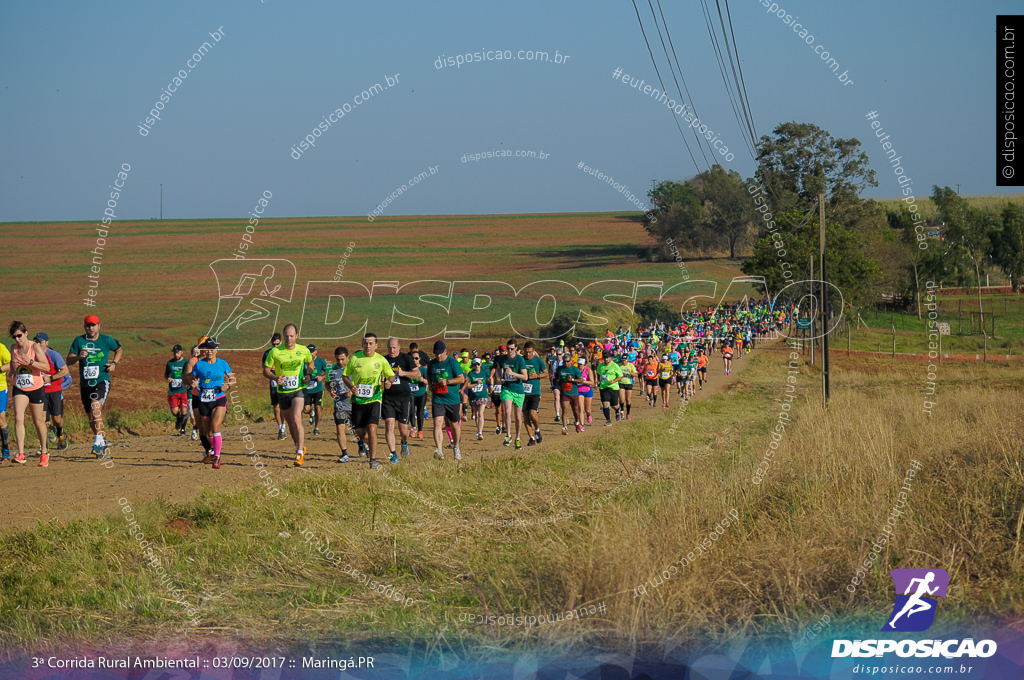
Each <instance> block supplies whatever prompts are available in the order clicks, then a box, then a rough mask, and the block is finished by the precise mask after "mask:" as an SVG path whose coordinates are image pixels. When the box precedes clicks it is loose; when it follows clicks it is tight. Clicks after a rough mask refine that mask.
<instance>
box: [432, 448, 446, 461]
mask: <svg viewBox="0 0 1024 680" xmlns="http://www.w3.org/2000/svg"><path fill="white" fill-rule="evenodd" d="M434 458H437V459H438V460H444V451H442V450H441V449H434Z"/></svg>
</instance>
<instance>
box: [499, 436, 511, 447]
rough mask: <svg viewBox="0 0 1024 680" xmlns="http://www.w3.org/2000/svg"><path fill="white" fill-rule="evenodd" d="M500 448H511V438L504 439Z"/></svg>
mask: <svg viewBox="0 0 1024 680" xmlns="http://www.w3.org/2000/svg"><path fill="white" fill-rule="evenodd" d="M501 445H502V446H512V437H505V441H503V442H502V443H501Z"/></svg>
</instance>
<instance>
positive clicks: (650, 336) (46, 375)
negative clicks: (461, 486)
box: [0, 301, 788, 469]
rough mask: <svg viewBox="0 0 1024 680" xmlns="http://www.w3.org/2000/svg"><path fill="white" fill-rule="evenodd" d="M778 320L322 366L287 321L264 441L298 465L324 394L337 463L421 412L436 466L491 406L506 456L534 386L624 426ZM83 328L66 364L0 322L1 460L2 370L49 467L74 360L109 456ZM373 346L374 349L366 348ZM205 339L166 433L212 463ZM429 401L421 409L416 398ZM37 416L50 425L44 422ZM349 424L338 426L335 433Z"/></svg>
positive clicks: (92, 331) (113, 361)
mask: <svg viewBox="0 0 1024 680" xmlns="http://www.w3.org/2000/svg"><path fill="white" fill-rule="evenodd" d="M787 318H788V317H787V314H786V312H785V311H783V310H780V309H777V308H776V309H773V308H771V307H770V306H769V305H768V304H767V301H761V302H760V303H754V302H750V303H745V304H742V305H726V306H719V307H716V308H709V309H705V310H702V311H693V312H688V313H686V314H684V315H682V318H681V319H680V320H678V321H677V322H675V323H671V324H670V323H668V322H658V323H655V324H651V325H649V326H641V327H639V328H638V329H636V331H635V332H634V331H633V330H631V329H622V328H621V327H620V328H619V329H618V330H617V331H614V332H613V331H611V330H607V331H606V333H605V337H604V338H603V339H602V340H601V341H597V342H590V343H588V344H584V343H583V342H577V343H575V344H572V345H566V343H565V341H564V340H562V341H559V342H558V343H557V345H555V346H552V347H550V348H549V349H548V351H547V354H546V355H545V356H541V354H540V353H538V352H537V350H536V347H535V345H534V343H532V342H526V343H525V344H523V346H522V351H520V348H519V344H518V342H517V340H516V339H514V338H512V339H509V340H508V342H507V343H505V344H502V345H500V346H499V347H497V348H495V349H494V350H493V351H490V352H487V351H485V352H482V353H481V351H480V350H478V349H468V348H463V349H461V350H460V351H459V352H458V353H449V350H448V347H447V345H446V344H445V343H444V342H443V341H441V340H438V341H437V342H435V343H434V344H433V348H432V349H433V352H432V353H433V357H432V358H431V357H430V356H429V355H427V353H426V352H424V351H422V350H420V349H419V347H418V345H417V343H415V342H413V343H411V344H410V345H409V348H408V352H403V351H402V349H401V345H400V343H399V341H398V340H397V339H395V338H391V339H389V340H388V341H387V343H386V345H384V346H383V347H381V346H379V345H378V338H377V336H376V335H375V334H374V333H367V334H366V335H365V336H364V337H363V339H362V346H361V349H359V350H357V351H356V352H354V353H351V354H350V352H349V350H348V348H346V347H337V348H335V349H334V361H335V363H334V365H332V366H329V365H328V364H327V362H326V361H325V360H324V359H323V358H321V357H320V356H318V352H317V347H316V346H315V345H302V344H299V342H298V332H297V329H296V327H295V326H294V325H293V324H288V325H286V326H285V327H284V328H283V329H282V331H281V333H274V334H273V336H272V337H271V340H270V344H271V347H270V349H268V350H267V351H266V352H264V354H263V360H262V377H263V378H264V379H265V380H267V381H268V382H269V390H270V393H269V394H270V402H271V405H272V407H273V411H274V421H275V423H276V424H277V428H278V431H277V438H278V439H279V440H284V439H287V438H289V436H290V438H291V440H292V443H293V444H294V448H295V453H294V465H295V466H302V465H304V464H305V462H306V459H307V455H308V454H307V447H306V439H305V434H306V433H305V425H306V424H307V423H308V425H309V426H310V427H312V428H313V434H314V435H319V434H320V422H321V414H322V408H323V406H324V394H325V393H327V394H330V396H331V398H332V401H333V414H334V423H335V428H336V435H337V442H338V446H339V448H340V456H339V458H338V459H337V460H338V462H339V463H348V462H351V460H352V458H350V456H349V452H348V444H349V437H350V435H352V436H354V443H356V444H357V455H358V456H359V457H364V458H367V459H368V461H369V465H370V467H371V469H377V468H379V467H380V465H381V463H380V460H379V459H378V456H377V448H378V426H379V425H380V422H381V420H382V419H383V421H384V438H383V441H384V444H385V445H386V446H387V448H388V456H387V460H388V462H389V463H391V464H392V465H397V464H399V463H400V462H401V460H402V459H404V458H406V457H407V456H409V455H410V446H409V443H410V440H413V439H420V440H422V439H423V433H424V431H425V429H424V421H425V420H427V419H430V420H432V425H433V427H432V438H433V456H434V458H436V459H437V460H442V461H443V460H445V456H446V452H445V449H449V448H450V449H451V454H452V458H453V459H454V460H457V461H458V460H461V459H462V456H463V451H462V445H463V438H462V423H463V422H467V423H469V422H472V424H473V425H475V433H474V434H475V439H476V440H477V441H479V440H482V439H484V438H485V430H486V429H487V423H486V421H487V410H488V408H492V409H493V411H494V433H495V435H497V436H503V440H502V444H503V445H504V446H506V447H513V448H514V449H516V450H519V449H521V448H522V447H523V440H524V439H525V440H526V446H528V447H529V446H536V445H538V444H540V443H542V442H543V435H542V433H541V427H542V426H541V419H540V411H541V401H542V395H543V392H544V390H543V389H542V385H543V386H544V387H546V388H547V391H548V392H549V393H550V394H551V395H552V405H553V410H554V423H555V424H556V427H555V429H556V430H557V429H560V430H561V433H562V434H563V435H567V434H568V433H569V429H570V426H571V428H572V429H573V431H574V432H576V433H581V432H584V431H585V430H586V427H587V426H588V425H591V424H592V423H593V409H592V403H593V399H594V397H595V395H596V396H597V397H598V399H599V402H600V409H601V411H600V414H601V415H603V416H604V425H605V426H611V425H612V424H613V423H614V422H615V421H618V420H630V419H631V412H632V406H633V392H634V391H642V392H643V394H644V396H645V397H646V399H647V403H648V405H649V406H650V407H657V405H658V400H659V397H660V400H661V404H662V407H663V408H669V404H670V401H671V398H672V395H671V392H673V391H674V392H675V393H676V395H677V397H678V398H679V399H681V400H683V401H686V400H688V399H690V398H691V397H692V396H693V395H694V394H695V393H696V391H698V390H701V389H703V387H704V384H705V382H706V381H707V373H708V365H709V360H710V358H711V356H712V355H713V354H714V352H716V351H719V352H721V355H722V362H723V363H722V365H723V371H724V372H725V374H726V375H728V374H729V373H730V372H731V370H732V362H733V361H735V360H737V359H739V358H741V357H742V356H743V355H744V354H746V353H749V352H750V351H751V349H753V347H754V346H755V345H756V342H757V340H758V338H759V337H762V338H763V337H765V336H768V335H769V334H771V333H772V332H774V331H776V330H778V329H780V328H781V327H782V326H783V325H784V324H785V323H786V321H787ZM84 324H85V333H84V334H83V335H80V336H78V337H77V338H75V339H74V341H73V342H72V344H71V348H70V350H69V352H68V354H67V356H66V358H61V356H60V355H59V354H57V353H56V352H54V351H53V350H50V349H49V337H48V336H47V335H46V333H36V334H35V336H33V337H32V339H29V333H28V330H27V329H26V328H25V325H24V324H23V323H21V322H18V321H15V322H14V323H12V324H11V326H10V329H9V332H10V335H11V338H12V339H13V341H14V342H13V344H12V345H11V349H10V351H9V352H8V350H7V348H5V347H3V346H0V371H2V374H0V426H2V428H0V432H2V437H3V453H2V455H3V460H5V461H6V460H11V453H10V450H9V435H8V427H7V419H6V413H5V412H6V409H7V401H8V392H7V378H9V379H10V380H11V382H12V383H13V391H12V396H13V404H14V416H15V441H16V449H17V453H16V455H15V456H14V458H13V460H14V461H15V462H18V463H24V462H25V461H26V457H25V415H26V412H29V413H31V416H32V420H33V423H34V425H35V428H36V431H37V433H38V437H39V444H40V449H39V465H40V466H42V467H46V466H48V464H49V451H48V448H47V445H48V443H56V444H57V448H58V449H65V448H67V438H66V436H65V434H64V432H63V418H62V416H63V397H62V391H63V390H64V389H67V388H68V387H69V386H70V384H71V382H72V381H71V377H70V375H69V371H70V367H72V366H74V365H75V364H76V363H77V364H79V386H80V393H81V398H82V405H83V408H84V409H85V411H86V413H87V414H89V416H90V426H91V429H92V433H93V437H94V441H93V447H92V451H93V454H94V455H95V456H96V457H98V458H105V457H106V456H108V455H109V451H108V447H107V442H106V440H105V438H104V433H103V416H102V408H103V404H104V402H105V399H106V397H107V395H108V394H109V391H110V382H111V374H112V373H113V372H114V371H115V369H116V367H117V365H118V363H119V362H120V361H121V359H122V353H123V350H122V347H121V345H120V343H119V342H118V341H117V340H115V339H114V338H111V337H109V336H106V335H103V334H101V333H100V332H99V330H100V327H99V319H98V318H97V317H96V316H95V315H89V316H87V317H86V318H85V320H84ZM379 349H380V350H382V351H378V350H379ZM218 350H219V343H218V342H217V340H216V339H215V338H210V337H205V336H204V337H202V338H200V339H199V341H198V342H197V343H196V344H195V345H194V346H193V347H192V349H191V352H190V356H189V357H188V358H186V357H185V356H184V351H183V348H182V346H181V345H175V346H174V347H173V349H172V358H171V359H170V360H169V361H168V362H167V363H166V366H165V369H164V379H165V381H166V383H167V403H168V407H169V409H170V412H171V414H172V415H173V417H174V430H175V432H176V434H177V435H178V436H180V437H189V434H188V433H187V429H188V426H189V425H190V424H191V435H190V436H191V439H192V440H193V441H195V440H198V441H199V443H200V445H201V446H202V453H203V459H202V462H203V463H207V464H211V465H212V467H213V468H214V469H219V468H220V466H221V462H220V461H221V455H222V453H223V450H224V446H223V437H222V434H221V427H222V425H223V423H224V417H225V414H226V412H227V402H228V397H227V395H228V393H229V392H230V391H231V390H232V389H237V387H236V378H235V374H234V373H233V371H232V368H231V366H230V365H229V364H228V363H227V362H226V361H225V360H224V359H221V358H219V357H218V356H217V354H218ZM428 397H429V401H430V404H429V411H428V408H427V401H428ZM47 421H49V422H51V423H52V426H53V427H52V429H48V425H47ZM349 429H351V433H350V432H349Z"/></svg>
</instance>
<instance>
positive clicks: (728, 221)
mask: <svg viewBox="0 0 1024 680" xmlns="http://www.w3.org/2000/svg"><path fill="white" fill-rule="evenodd" d="M689 184H690V185H691V186H693V187H694V189H696V191H697V194H698V195H699V196H700V198H701V208H702V219H701V223H702V224H703V225H704V227H705V229H704V231H705V232H706V233H707V234H709V235H710V238H709V239H708V240H709V241H710V242H711V243H712V244H714V245H728V248H729V257H733V258H734V257H736V248H737V246H739V245H746V244H747V243H748V242H749V241H750V240H752V238H753V237H754V236H755V235H756V233H757V232H756V228H755V219H754V215H755V213H754V210H753V207H754V206H753V203H752V202H751V200H750V194H749V192H748V191H747V186H746V183H745V182H744V181H743V178H742V177H740V174H739V173H738V172H736V171H735V170H730V171H729V172H726V171H725V170H724V169H723V168H722V166H720V165H716V166H714V167H713V168H712V169H711V170H709V171H707V172H702V173H700V174H699V175H697V176H696V177H694V178H693V179H691V180H690V182H689Z"/></svg>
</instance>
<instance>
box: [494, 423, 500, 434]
mask: <svg viewBox="0 0 1024 680" xmlns="http://www.w3.org/2000/svg"><path fill="white" fill-rule="evenodd" d="M494 434H501V425H495V426H494Z"/></svg>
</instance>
